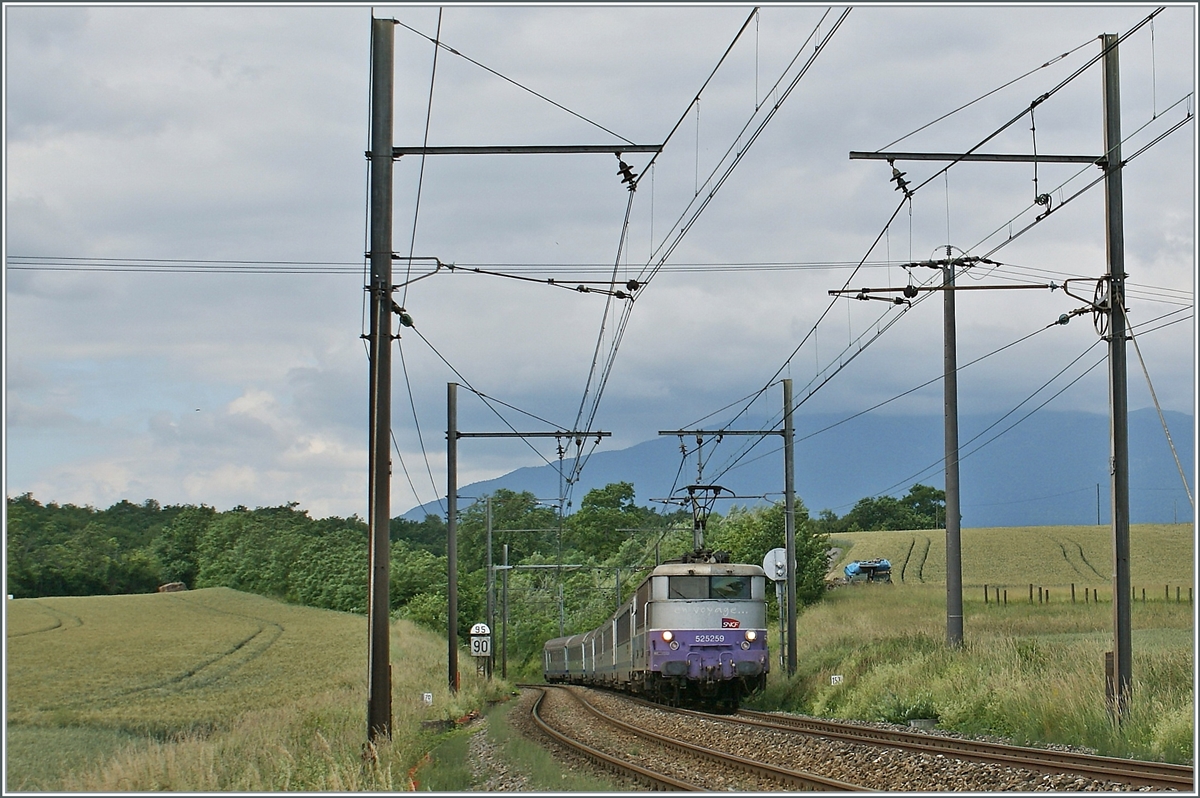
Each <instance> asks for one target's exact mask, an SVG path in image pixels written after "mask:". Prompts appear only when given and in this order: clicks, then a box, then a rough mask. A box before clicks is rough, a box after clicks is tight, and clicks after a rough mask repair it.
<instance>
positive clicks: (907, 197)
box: [739, 7, 1190, 415]
mask: <svg viewBox="0 0 1200 798" xmlns="http://www.w3.org/2000/svg"><path fill="white" fill-rule="evenodd" d="M1162 10H1163V9H1162V8H1161V7H1160V8H1159V9H1157V10H1156V11H1154V12H1153V13H1151V14H1150V16H1149V17H1147V18H1146V19H1144V20H1142V21H1141V22H1140V23H1138V24H1137V25H1135V26H1134V27H1133V28H1132V29H1131V30H1130V31H1129V32H1127V33H1126V34H1124V35H1123V36H1121V37H1119V38H1118V39H1117V41H1116V42H1114V43H1113V45H1112V46H1113V47H1116V46H1118V45H1119V44H1120V43H1121V42H1122V41H1124V40H1125V39H1127V38H1128V37H1129V36H1131V35H1133V33H1135V32H1136V31H1137V30H1138V29H1140V28H1141V27H1142V26H1143V25H1145V24H1146V23H1147V22H1148V21H1149V20H1150V19H1152V18H1153V17H1154V16H1155V15H1156V14H1158V13H1159V12H1160V11H1162ZM1107 52H1108V50H1107V49H1105V50H1104V51H1103V52H1101V53H1100V55H1098V56H1095V57H1094V58H1092V59H1090V60H1089V61H1088V62H1087V63H1086V64H1085V65H1083V66H1082V67H1080V68H1079V69H1077V70H1076V71H1075V72H1074V73H1072V74H1071V75H1070V76H1068V77H1067V78H1066V79H1065V80H1063V81H1062V82H1060V83H1059V84H1058V85H1057V86H1055V87H1054V88H1053V89H1051V90H1050V91H1048V92H1046V93H1045V94H1043V95H1041V96H1040V97H1038V98H1037V99H1035V100H1034V101H1033V102H1032V103H1031V104H1030V106H1029V108H1028V109H1025V110H1023V111H1021V112H1020V113H1019V114H1017V115H1016V116H1014V117H1013V118H1012V119H1011V120H1009V121H1008V122H1006V123H1005V124H1004V125H1002V126H1001V127H999V128H998V129H996V130H995V131H994V132H992V133H990V134H988V135H987V136H986V137H985V138H984V139H983V140H982V141H980V142H979V143H978V144H976V145H975V146H974V147H972V148H971V149H970V150H968V152H967V154H970V153H973V152H974V151H975V150H977V149H979V148H980V147H982V146H983V145H984V144H986V143H987V142H988V141H991V140H992V139H993V138H995V137H996V136H998V135H1000V133H1002V132H1003V131H1004V130H1006V129H1007V128H1009V127H1011V126H1012V125H1013V124H1015V123H1016V122H1017V121H1018V120H1020V119H1021V118H1022V117H1023V116H1024V115H1025V114H1026V113H1030V112H1031V111H1032V109H1033V108H1035V107H1036V106H1037V105H1039V104H1040V103H1042V102H1044V101H1045V100H1047V99H1049V98H1050V97H1052V96H1053V95H1054V94H1056V93H1057V92H1058V91H1060V90H1061V89H1062V88H1063V87H1064V86H1066V85H1067V84H1069V83H1070V82H1072V81H1073V80H1075V79H1076V78H1077V77H1079V76H1080V75H1081V74H1083V72H1084V71H1085V70H1086V69H1087V68H1088V67H1090V66H1091V65H1092V64H1094V63H1096V62H1097V61H1099V60H1100V59H1101V58H1103V57H1104V55H1105V53H1107ZM1189 119H1190V115H1189ZM1185 121H1186V120H1185ZM1181 125H1182V123H1180V125H1176V126H1175V127H1173V128H1172V129H1171V130H1169V131H1168V132H1167V134H1169V133H1170V132H1173V131H1174V130H1175V129H1177V128H1178V127H1179V126H1181ZM1167 134H1164V136H1165V135H1167ZM1164 136H1160V137H1159V138H1158V139H1156V140H1155V141H1154V142H1151V145H1147V146H1152V145H1153V144H1154V143H1157V141H1159V140H1161V139H1162V138H1163V137H1164ZM1145 149H1146V148H1143V149H1142V150H1140V151H1139V152H1138V153H1135V156H1131V158H1128V159H1126V160H1125V163H1128V162H1129V161H1130V160H1132V157H1136V155H1137V154H1140V153H1141V152H1143V151H1144V150H1145ZM961 160H962V157H960V158H958V159H957V160H955V161H953V162H952V163H950V164H948V165H947V166H946V167H944V168H943V169H941V170H939V171H938V172H935V173H934V174H933V175H931V176H930V177H929V178H928V179H926V180H925V181H924V182H922V183H920V184H919V185H918V186H916V187H915V188H913V189H911V190H909V189H906V190H905V197H904V198H903V199H902V200H901V201H900V203H899V204H898V205H897V207H896V209H895V211H893V212H892V215H891V217H889V219H888V221H887V223H886V224H885V225H884V227H883V230H881V231H880V233H879V235H878V236H876V238H875V240H874V241H873V242H872V244H871V246H870V247H869V248H868V250H867V254H866V255H865V256H864V257H863V259H862V261H860V266H861V264H862V263H865V262H866V258H867V257H869V256H870V253H871V252H873V251H874V250H875V247H877V246H878V245H879V241H880V240H881V239H882V238H883V236H884V235H885V234H886V232H887V230H888V229H889V228H890V227H891V224H892V222H893V221H894V220H895V218H896V216H897V215H898V214H899V212H900V210H901V209H902V208H903V207H904V205H905V203H906V202H911V197H912V195H913V194H915V193H916V192H917V191H918V190H920V189H921V188H923V187H924V186H926V185H928V184H929V183H931V182H932V181H933V180H934V179H936V178H937V176H938V175H940V174H942V173H944V172H945V171H946V170H948V169H949V168H950V167H952V166H954V165H955V164H957V163H959V162H960V161H961ZM1101 179H1102V178H1101ZM1092 185H1095V184H1094V183H1093V184H1092ZM1089 188H1090V186H1089ZM1085 190H1086V188H1085ZM1059 207H1061V204H1060V206H1059ZM1042 218H1046V217H1042ZM1033 224H1037V222H1036V221H1035V222H1034V223H1033ZM1032 226H1033V225H1030V226H1029V227H1032ZM1029 227H1027V228H1026V229H1025V230H1022V231H1021V233H1018V235H1021V234H1022V233H1024V232H1026V231H1027V230H1028V229H1029ZM1015 238H1016V237H1015V236H1013V237H1010V238H1009V241H1008V242H1005V243H1003V244H1001V245H999V246H997V247H996V248H995V249H993V250H992V251H991V252H989V253H988V255H989V256H990V255H991V254H993V253H994V252H996V251H997V250H999V249H1000V248H1001V247H1003V246H1005V245H1006V244H1007V243H1009V242H1011V241H1012V240H1015ZM857 272H858V269H857V268H856V269H855V270H854V271H853V272H852V273H851V275H850V277H849V278H848V279H847V280H846V282H845V284H844V285H843V286H842V290H843V291H844V290H846V288H847V287H848V286H849V285H850V282H851V281H852V280H853V279H854V276H855V274H857ZM924 298H925V297H918V299H917V300H916V301H921V300H922V299H924ZM836 301H837V299H836V298H835V299H834V300H832V301H831V302H830V303H829V305H828V306H826V309H825V311H824V312H822V314H821V315H820V317H818V319H817V321H816V322H815V323H814V324H813V326H812V328H811V329H810V330H809V332H808V333H806V334H805V336H804V338H803V339H802V340H801V341H800V343H799V344H798V345H797V346H796V348H795V349H794V350H793V351H792V353H791V354H790V355H789V356H788V357H787V359H785V360H784V363H783V365H781V366H780V367H779V369H777V370H776V372H775V373H774V374H773V375H772V376H771V378H770V379H769V380H767V383H766V385H764V387H763V388H762V390H763V391H766V390H767V388H768V387H770V385H772V384H773V383H774V381H775V380H776V378H778V377H779V375H780V374H782V373H783V371H784V370H785V369H786V368H787V367H788V365H789V364H790V363H791V361H792V359H793V358H795V356H796V354H797V353H799V351H800V349H801V348H802V347H803V346H804V344H805V343H806V342H807V341H808V339H809V338H810V337H811V336H812V335H813V334H814V333H815V332H816V330H817V328H818V327H819V326H820V325H821V323H822V322H823V321H824V319H825V317H826V316H827V315H828V314H829V311H830V310H831V309H832V308H833V306H834V303H835V302H836ZM839 370H840V369H839ZM826 382H827V380H826ZM822 384H824V383H822ZM810 395H811V394H810ZM743 412H745V411H744V410H743ZM739 415H740V414H739Z"/></svg>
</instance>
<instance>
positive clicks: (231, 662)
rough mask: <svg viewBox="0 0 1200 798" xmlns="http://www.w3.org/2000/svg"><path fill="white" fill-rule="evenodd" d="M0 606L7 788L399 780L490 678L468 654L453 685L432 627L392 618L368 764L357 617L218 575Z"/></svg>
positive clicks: (397, 783) (368, 785) (400, 783)
mask: <svg viewBox="0 0 1200 798" xmlns="http://www.w3.org/2000/svg"><path fill="white" fill-rule="evenodd" d="M6 616H7V632H8V638H7V643H8V657H7V663H6V664H7V684H6V687H7V698H8V716H7V731H8V744H9V750H8V752H7V753H8V754H9V757H8V763H7V764H8V768H7V777H8V783H7V784H6V787H7V788H8V790H9V791H11V790H22V789H41V790H47V789H49V790H66V791H77V790H100V791H112V790H176V791H207V790H277V789H284V790H296V789H300V790H306V789H314V790H328V789H345V790H363V789H369V790H379V789H385V790H392V789H405V788H406V787H407V786H408V776H407V773H408V769H409V768H411V767H412V766H413V764H414V763H415V762H416V761H417V760H418V759H419V758H420V756H421V755H422V754H423V753H424V751H425V750H428V745H429V742H428V741H427V740H426V738H427V737H428V735H427V734H426V733H424V732H422V730H421V721H423V720H432V719H437V720H441V719H447V718H455V717H460V716H462V715H463V714H465V713H466V711H467V710H468V709H470V708H474V707H478V706H481V705H482V704H483V702H484V700H485V696H487V697H494V696H493V694H494V693H495V692H496V691H497V690H498V689H499V688H498V687H497V686H494V685H492V686H489V685H486V684H484V683H483V680H481V679H478V678H476V675H475V673H474V668H473V662H472V660H471V659H470V657H465V656H464V657H461V658H460V670H461V671H462V687H461V689H460V691H459V693H458V694H451V693H450V690H449V683H448V678H447V669H446V658H447V652H446V644H445V641H444V639H441V638H439V637H438V636H437V635H436V634H434V633H432V632H429V631H427V630H423V629H419V628H417V627H415V626H413V625H412V624H410V623H408V622H406V621H399V622H397V623H395V624H394V625H393V629H392V638H391V654H392V663H393V664H392V669H393V699H392V700H393V716H394V719H395V733H394V735H393V739H392V742H391V743H390V744H388V745H386V746H382V747H381V750H380V751H379V752H378V756H377V759H376V760H374V761H373V762H372V764H371V767H367V768H364V762H363V760H362V757H361V753H362V743H363V740H364V738H365V723H366V716H365V710H366V670H367V667H366V659H367V658H366V649H367V630H366V621H365V618H363V616H360V615H353V614H350V613H342V612H333V611H330V610H319V609H313V608H310V607H301V606H295V605H289V604H285V603H283V602H280V601H275V600H272V599H268V598H264V597H261V596H256V595H251V594H247V593H240V592H238V591H235V590H230V589H227V588H207V589H203V590H192V591H184V592H180V593H163V594H158V593H155V594H142V595H126V596H89V597H59V598H41V599H18V600H14V601H9V602H7V607H6ZM424 693H431V694H432V696H433V703H432V705H431V706H427V705H426V704H425V702H424V700H423V694H424ZM14 752H15V755H14ZM49 752H53V753H52V755H48V753H49Z"/></svg>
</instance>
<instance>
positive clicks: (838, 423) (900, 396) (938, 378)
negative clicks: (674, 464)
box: [727, 308, 1190, 495]
mask: <svg viewBox="0 0 1200 798" xmlns="http://www.w3.org/2000/svg"><path fill="white" fill-rule="evenodd" d="M1189 309H1190V308H1189ZM1182 312H1184V310H1183V309H1180V310H1173V311H1170V312H1169V313H1164V314H1163V315H1161V316H1158V317H1156V318H1153V319H1149V320H1147V321H1144V322H1141V323H1140V324H1138V325H1137V326H1138V327H1140V328H1141V327H1147V326H1148V325H1150V324H1154V323H1155V322H1158V321H1161V320H1163V319H1166V318H1169V317H1171V316H1175V315H1178V314H1179V313H1182ZM1188 318H1189V317H1184V318H1180V319H1175V320H1173V321H1169V322H1167V323H1166V324H1163V325H1160V326H1158V327H1150V328H1149V329H1143V330H1141V333H1142V334H1145V333H1150V332H1155V331H1157V330H1160V329H1163V328H1164V327H1169V326H1171V325H1173V324H1178V323H1180V322H1183V321H1187V319H1188ZM1058 326H1060V323H1059V322H1057V321H1055V322H1051V323H1050V324H1047V325H1046V326H1045V327H1042V328H1039V329H1037V330H1034V331H1033V332H1031V333H1029V334H1027V335H1024V336H1022V337H1021V338H1018V339H1016V340H1015V341H1011V342H1010V343H1007V344H1005V345H1004V346H1002V347H1000V348H998V349H994V350H992V351H991V352H988V353H987V354H986V355H981V356H980V357H977V358H975V359H974V360H972V361H970V362H968V363H964V364H963V365H961V366H959V367H958V368H957V369H956V373H958V372H961V371H962V370H963V369H966V368H968V367H970V366H973V365H975V364H977V363H980V362H982V361H984V360H986V359H987V358H989V357H992V356H993V355H998V354H1000V353H1001V352H1003V351H1004V350H1006V349H1010V348H1011V347H1014V346H1016V345H1017V344H1020V343H1023V342H1025V341H1027V340H1029V339H1030V338H1032V337H1034V336H1035V335H1039V334H1041V333H1043V332H1045V331H1046V330H1049V329H1052V328H1055V327H1058ZM1129 329H1130V331H1131V332H1130V334H1131V335H1132V329H1133V325H1130V327H1129ZM944 378H945V375H943V374H939V375H938V376H936V377H934V378H932V379H929V380H926V381H925V382H923V383H921V384H920V385H916V386H914V387H912V388H909V389H908V390H906V391H903V392H901V393H898V394H896V395H895V396H892V397H890V398H888V399H884V400H883V401H882V402H879V403H878V404H875V405H872V406H871V407H868V408H866V409H865V410H860V411H859V412H857V413H854V414H853V415H850V416H847V417H846V418H843V419H841V420H840V421H835V422H834V423H832V424H829V425H828V426H825V427H822V428H821V429H819V430H816V431H815V432H810V433H808V434H807V435H804V436H802V437H799V438H797V439H796V443H800V442H801V441H806V440H808V439H809V438H815V437H816V436H818V435H820V434H822V433H825V432H828V431H830V430H832V429H835V428H837V427H840V426H841V425H842V424H845V423H846V422H848V421H853V420H854V419H856V418H858V417H860V416H863V415H866V414H867V413H870V412H872V411H874V410H878V409H879V408H881V407H883V406H885V405H888V404H891V403H892V402H894V401H896V400H898V399H903V398H904V397H905V396H908V395H909V394H912V393H914V392H916V391H919V390H920V389H922V388H927V387H929V386H930V385H933V384H934V383H936V382H939V381H941V380H942V379H944ZM782 449H783V447H782V446H777V447H775V448H772V449H770V450H768V451H766V452H763V453H762V454H760V455H758V456H757V457H753V458H751V459H749V460H746V461H745V462H742V463H740V464H738V465H737V466H736V467H737V468H741V467H742V466H746V465H749V464H750V463H753V462H756V461H758V460H761V459H762V458H764V457H769V456H770V455H772V454H776V453H778V452H780V451H782ZM935 465H936V464H935ZM727 470H730V471H731V470H733V468H732V467H731V468H729V469H727ZM926 470H927V469H926ZM922 473H923V472H922ZM897 484H899V483H897ZM877 495H878V494H877Z"/></svg>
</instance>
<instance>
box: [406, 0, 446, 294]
mask: <svg viewBox="0 0 1200 798" xmlns="http://www.w3.org/2000/svg"><path fill="white" fill-rule="evenodd" d="M441 37H442V9H441V8H440V7H439V8H438V20H437V34H436V35H435V36H434V42H433V43H434V45H435V46H434V48H433V68H432V69H430V70H429V102H428V104H427V105H426V106H425V137H424V138H423V139H422V141H421V169H420V171H419V172H418V174H417V199H416V202H414V203H413V222H412V237H411V238H410V239H409V242H408V263H407V264H405V268H404V293H402V294H401V295H400V304H401V305H405V304H407V302H408V283H409V279H410V278H411V277H412V264H413V259H412V255H413V252H414V251H415V250H416V248H417V219H418V218H419V217H420V215H421V188H422V187H423V186H424V185H425V148H426V147H428V146H429V121H430V119H432V118H433V83H434V79H435V78H436V77H437V57H438V48H437V47H436V45H437V42H438V40H439V39H441Z"/></svg>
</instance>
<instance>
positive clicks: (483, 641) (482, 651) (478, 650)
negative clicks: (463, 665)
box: [471, 637, 492, 657]
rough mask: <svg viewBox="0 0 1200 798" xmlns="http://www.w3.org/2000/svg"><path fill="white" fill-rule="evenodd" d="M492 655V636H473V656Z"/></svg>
mask: <svg viewBox="0 0 1200 798" xmlns="http://www.w3.org/2000/svg"><path fill="white" fill-rule="evenodd" d="M491 655H492V638H491V637H472V638H471V656H472V657H490V656H491Z"/></svg>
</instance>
